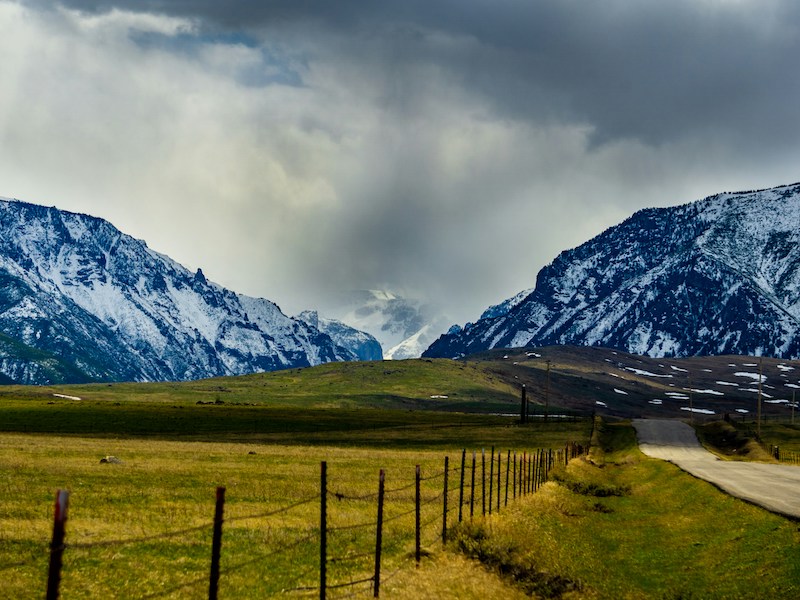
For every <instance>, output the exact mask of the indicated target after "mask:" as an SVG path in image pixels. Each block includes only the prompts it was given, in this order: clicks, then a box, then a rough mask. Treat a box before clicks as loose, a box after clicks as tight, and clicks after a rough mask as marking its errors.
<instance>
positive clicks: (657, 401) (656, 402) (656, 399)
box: [648, 398, 664, 406]
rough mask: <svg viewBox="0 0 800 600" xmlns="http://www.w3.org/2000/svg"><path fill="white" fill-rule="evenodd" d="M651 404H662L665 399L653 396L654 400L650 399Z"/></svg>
mask: <svg viewBox="0 0 800 600" xmlns="http://www.w3.org/2000/svg"><path fill="white" fill-rule="evenodd" d="M648 402H649V403H650V404H655V405H656V406H661V405H662V404H663V403H664V401H663V400H661V399H659V398H653V399H652V400H648Z"/></svg>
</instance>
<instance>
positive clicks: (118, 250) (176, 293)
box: [0, 201, 357, 383]
mask: <svg viewBox="0 0 800 600" xmlns="http://www.w3.org/2000/svg"><path fill="white" fill-rule="evenodd" d="M0 332H2V334H4V335H5V336H7V337H8V338H9V339H10V340H12V341H13V343H9V344H6V345H5V346H4V347H3V348H2V349H0V363H2V360H3V359H4V360H5V362H6V363H8V364H9V365H12V363H13V369H14V370H15V373H17V374H18V375H16V376H15V375H9V377H11V378H12V379H14V380H15V381H19V382H20V383H49V382H51V381H54V380H57V379H59V376H58V374H57V373H56V372H55V371H52V370H50V371H46V372H47V373H51V374H53V375H52V377H51V376H49V375H48V376H45V375H42V373H45V371H43V370H42V369H39V368H37V367H36V365H35V364H30V365H28V366H27V367H26V366H25V364H24V363H25V360H26V359H25V357H26V356H28V357H33V358H30V360H31V361H32V363H35V362H36V361H39V362H41V361H45V362H46V360H45V359H44V358H41V357H46V356H50V357H53V359H55V360H56V361H58V362H59V363H60V364H62V365H63V366H64V367H63V368H62V369H61V371H59V372H61V373H62V374H63V373H66V375H64V377H62V378H61V379H62V380H65V381H84V380H86V381H89V380H95V381H121V380H134V381H150V380H186V379H196V378H201V377H211V376H218V375H236V374H243V373H251V372H255V371H268V370H274V369H279V368H287V367H293V366H307V365H314V364H319V363H322V362H329V361H335V360H354V359H356V358H357V357H356V355H355V354H354V353H352V352H350V351H348V350H346V349H345V348H342V347H340V346H338V345H337V344H336V343H334V342H333V340H332V339H331V338H330V337H329V336H328V335H326V334H324V333H321V332H320V331H319V330H318V329H316V328H314V327H311V326H309V325H308V324H306V323H305V322H302V321H296V320H294V319H291V318H289V317H287V316H286V315H284V314H283V313H282V312H281V311H280V309H279V308H278V307H277V306H276V305H275V304H274V303H272V302H270V301H268V300H264V299H258V298H250V297H247V296H243V295H239V294H235V293H234V292H232V291H230V290H227V289H225V288H223V287H221V286H219V285H217V284H214V283H212V282H209V281H208V280H207V279H206V277H205V275H204V274H203V272H202V271H201V270H198V271H197V272H194V273H192V272H190V271H189V270H187V269H186V268H184V267H182V266H181V265H179V264H178V263H176V262H175V261H173V260H171V259H170V258H168V257H166V256H164V255H162V254H159V253H157V252H154V251H153V250H150V249H149V248H148V247H147V245H146V244H145V243H144V242H142V241H139V240H136V239H134V238H132V237H130V236H128V235H126V234H123V233H121V232H120V231H119V230H117V229H116V228H115V227H114V226H112V225H111V224H110V223H108V222H107V221H104V220H102V219H98V218H95V217H90V216H87V215H81V214H77V213H71V212H67V211H60V210H58V209H55V208H47V207H43V206H38V205H34V204H27V203H24V202H19V201H0ZM15 349H16V350H15ZM34 358H35V359H36V360H34ZM36 364H39V363H36ZM9 368H12V367H11V366H9ZM3 369H4V367H3V366H2V364H0V371H3V372H5V373H6V374H8V372H7V371H4V370H3ZM19 374H24V375H23V376H22V379H20V376H19ZM53 378H55V379H53Z"/></svg>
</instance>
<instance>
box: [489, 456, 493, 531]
mask: <svg viewBox="0 0 800 600" xmlns="http://www.w3.org/2000/svg"><path fill="white" fill-rule="evenodd" d="M493 500H494V446H492V458H491V462H490V463H489V514H490V515H491V514H492V501H493Z"/></svg>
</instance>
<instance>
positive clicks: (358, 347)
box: [295, 310, 383, 360]
mask: <svg viewBox="0 0 800 600" xmlns="http://www.w3.org/2000/svg"><path fill="white" fill-rule="evenodd" d="M295 318H296V319H299V320H302V321H304V322H306V323H308V324H309V325H311V326H312V327H315V328H316V329H318V330H320V331H321V332H322V333H324V334H326V335H328V336H330V338H331V339H332V340H333V341H334V342H335V343H336V345H338V346H341V347H342V348H345V349H347V350H350V351H351V352H352V353H353V354H355V355H356V356H358V358H359V360H381V359H382V358H383V351H382V350H381V345H380V343H379V342H378V340H376V339H375V338H374V337H373V336H371V335H370V334H368V333H366V332H364V331H359V330H358V329H353V328H352V327H349V326H348V325H345V324H344V323H342V322H341V321H337V320H336V319H326V318H324V317H321V316H320V315H319V313H318V312H317V311H315V310H305V311H303V312H301V313H300V314H299V315H297V316H296V317H295Z"/></svg>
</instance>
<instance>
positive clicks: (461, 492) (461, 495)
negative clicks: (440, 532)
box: [458, 448, 467, 523]
mask: <svg viewBox="0 0 800 600" xmlns="http://www.w3.org/2000/svg"><path fill="white" fill-rule="evenodd" d="M466 460H467V449H466V448H464V449H462V450H461V484H460V487H459V491H458V522H459V523H461V511H462V508H463V506H464V463H466Z"/></svg>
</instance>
